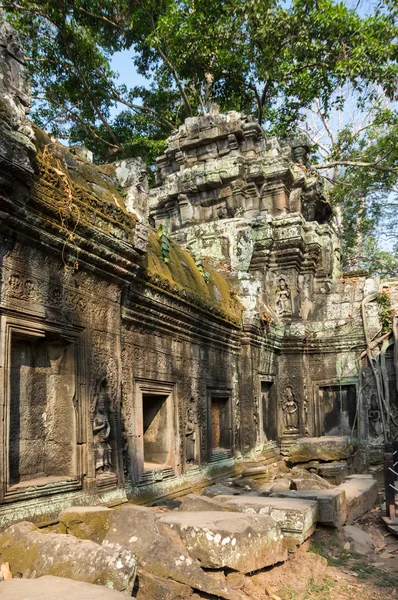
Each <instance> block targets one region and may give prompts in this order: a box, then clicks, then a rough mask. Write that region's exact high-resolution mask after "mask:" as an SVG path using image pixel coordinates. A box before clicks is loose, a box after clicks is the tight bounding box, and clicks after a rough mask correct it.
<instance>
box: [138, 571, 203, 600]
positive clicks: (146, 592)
mask: <svg viewBox="0 0 398 600" xmlns="http://www.w3.org/2000/svg"><path fill="white" fill-rule="evenodd" d="M137 577H138V591H137V592H136V595H135V598H136V600H158V599H159V600H160V599H161V600H185V599H186V598H189V596H190V594H191V592H192V590H191V588H190V587H189V586H187V585H184V584H182V583H178V582H177V581H173V580H172V579H170V578H166V577H158V576H157V575H153V574H152V573H148V572H147V571H145V570H144V569H138V574H137Z"/></svg>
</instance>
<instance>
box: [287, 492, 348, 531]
mask: <svg viewBox="0 0 398 600" xmlns="http://www.w3.org/2000/svg"><path fill="white" fill-rule="evenodd" d="M277 495H278V496H281V497H282V496H283V497H285V498H303V499H307V500H316V501H317V503H318V521H319V523H322V525H328V526H329V527H336V528H338V529H339V528H340V527H342V526H343V525H344V523H345V522H346V520H347V504H346V497H345V492H344V491H342V490H339V489H338V488H335V489H333V490H311V491H305V490H300V491H299V490H291V491H287V492H279V493H278V494H277Z"/></svg>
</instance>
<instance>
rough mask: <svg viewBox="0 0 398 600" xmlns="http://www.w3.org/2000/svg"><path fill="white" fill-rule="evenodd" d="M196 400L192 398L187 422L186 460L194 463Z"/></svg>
mask: <svg viewBox="0 0 398 600" xmlns="http://www.w3.org/2000/svg"><path fill="white" fill-rule="evenodd" d="M194 407H195V401H194V399H193V398H191V399H190V402H189V406H188V410H187V420H186V424H185V462H186V463H187V464H188V465H189V464H194V463H195V461H196V425H197V423H196V419H195V408H194Z"/></svg>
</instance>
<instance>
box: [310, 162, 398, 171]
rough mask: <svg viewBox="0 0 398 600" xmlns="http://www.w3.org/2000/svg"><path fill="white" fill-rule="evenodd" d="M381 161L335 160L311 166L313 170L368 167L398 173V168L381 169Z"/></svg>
mask: <svg viewBox="0 0 398 600" xmlns="http://www.w3.org/2000/svg"><path fill="white" fill-rule="evenodd" d="M379 162H380V161H375V162H371V163H369V162H362V161H355V160H334V161H331V162H327V163H322V164H320V165H311V168H312V169H316V170H319V169H332V168H333V167H338V166H346V167H367V168H369V169H376V170H377V171H383V172H385V173H391V172H392V171H398V167H381V166H380V165H379Z"/></svg>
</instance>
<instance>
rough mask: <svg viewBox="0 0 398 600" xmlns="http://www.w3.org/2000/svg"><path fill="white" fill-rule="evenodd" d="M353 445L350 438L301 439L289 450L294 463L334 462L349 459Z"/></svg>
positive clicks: (290, 459) (291, 460)
mask: <svg viewBox="0 0 398 600" xmlns="http://www.w3.org/2000/svg"><path fill="white" fill-rule="evenodd" d="M350 453H351V444H350V439H349V437H348V436H325V437H320V438H299V439H297V440H296V441H295V443H294V445H293V446H292V447H291V448H290V450H289V461H290V462H292V463H302V462H309V461H311V460H323V461H332V460H339V459H341V458H348V457H349V456H350Z"/></svg>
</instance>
